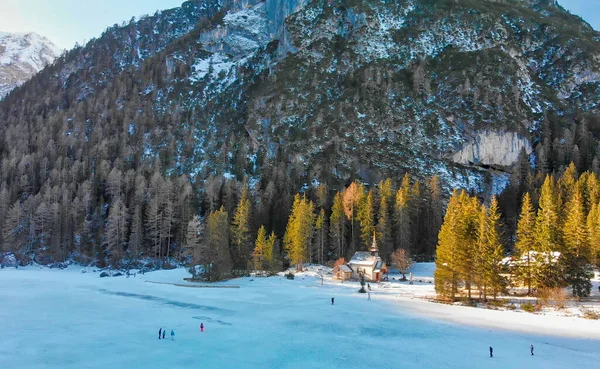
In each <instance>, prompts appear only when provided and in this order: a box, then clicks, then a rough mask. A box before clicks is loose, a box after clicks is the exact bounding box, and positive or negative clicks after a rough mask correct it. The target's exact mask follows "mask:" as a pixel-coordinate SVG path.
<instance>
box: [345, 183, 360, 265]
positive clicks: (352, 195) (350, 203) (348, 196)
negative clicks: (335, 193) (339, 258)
mask: <svg viewBox="0 0 600 369" xmlns="http://www.w3.org/2000/svg"><path fill="white" fill-rule="evenodd" d="M342 196H343V205H344V214H346V217H347V218H348V220H349V221H350V250H349V251H350V253H353V252H354V251H355V250H356V242H355V239H354V236H355V232H354V218H355V217H356V206H357V205H358V201H359V199H360V189H359V188H358V185H357V184H356V182H352V183H351V184H350V186H348V188H346V190H345V191H344V193H343V195H342Z"/></svg>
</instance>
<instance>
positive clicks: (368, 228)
mask: <svg viewBox="0 0 600 369" xmlns="http://www.w3.org/2000/svg"><path fill="white" fill-rule="evenodd" d="M360 192H361V197H360V200H359V203H358V211H357V214H356V218H357V219H358V222H359V224H360V239H361V246H362V249H363V250H366V249H367V248H368V247H369V246H370V241H371V238H372V237H373V219H374V215H373V212H374V210H373V190H370V191H369V192H368V193H367V194H365V193H364V192H363V191H360Z"/></svg>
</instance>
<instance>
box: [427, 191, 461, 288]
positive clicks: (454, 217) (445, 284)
mask: <svg viewBox="0 0 600 369" xmlns="http://www.w3.org/2000/svg"><path fill="white" fill-rule="evenodd" d="M458 197H459V194H458V192H456V190H454V191H453V192H452V196H451V197H450V200H449V201H448V207H447V208H446V215H445V216H444V222H443V223H442V227H441V229H440V233H439V236H438V246H437V250H436V259H435V266H436V269H435V272H434V281H435V291H436V292H437V293H438V294H439V295H442V296H445V297H449V298H452V299H454V297H455V296H456V293H457V291H458V284H459V282H460V277H459V272H458V268H457V253H458V249H459V247H460V246H461V240H460V238H459V236H458V233H457V232H456V229H457V228H458V226H459V223H460V211H461V209H460V205H459V201H458Z"/></svg>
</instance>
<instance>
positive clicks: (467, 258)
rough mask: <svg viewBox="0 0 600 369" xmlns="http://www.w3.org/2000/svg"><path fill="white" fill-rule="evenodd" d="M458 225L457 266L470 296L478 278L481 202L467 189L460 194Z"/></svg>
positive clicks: (456, 230) (456, 231)
mask: <svg viewBox="0 0 600 369" xmlns="http://www.w3.org/2000/svg"><path fill="white" fill-rule="evenodd" d="M457 207H458V211H457V225H456V228H455V229H454V231H453V232H455V233H456V235H457V237H458V242H459V243H458V247H457V248H456V250H455V268H456V271H457V272H458V274H459V277H460V279H461V280H462V281H464V283H465V288H466V289H467V293H468V297H469V299H471V290H472V288H473V283H474V281H475V279H476V268H475V264H476V259H475V254H476V252H477V238H478V225H479V217H478V215H479V202H478V200H477V198H475V197H470V196H469V195H467V193H466V192H465V191H461V192H460V195H459V196H458V206H457Z"/></svg>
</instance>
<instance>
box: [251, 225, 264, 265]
mask: <svg viewBox="0 0 600 369" xmlns="http://www.w3.org/2000/svg"><path fill="white" fill-rule="evenodd" d="M267 242H268V241H267V229H266V228H265V226H264V225H263V226H261V227H260V228H259V229H258V234H257V236H256V242H255V243H254V251H253V252H252V262H253V269H254V270H264V261H265V254H266V253H267V248H268V246H267Z"/></svg>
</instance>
